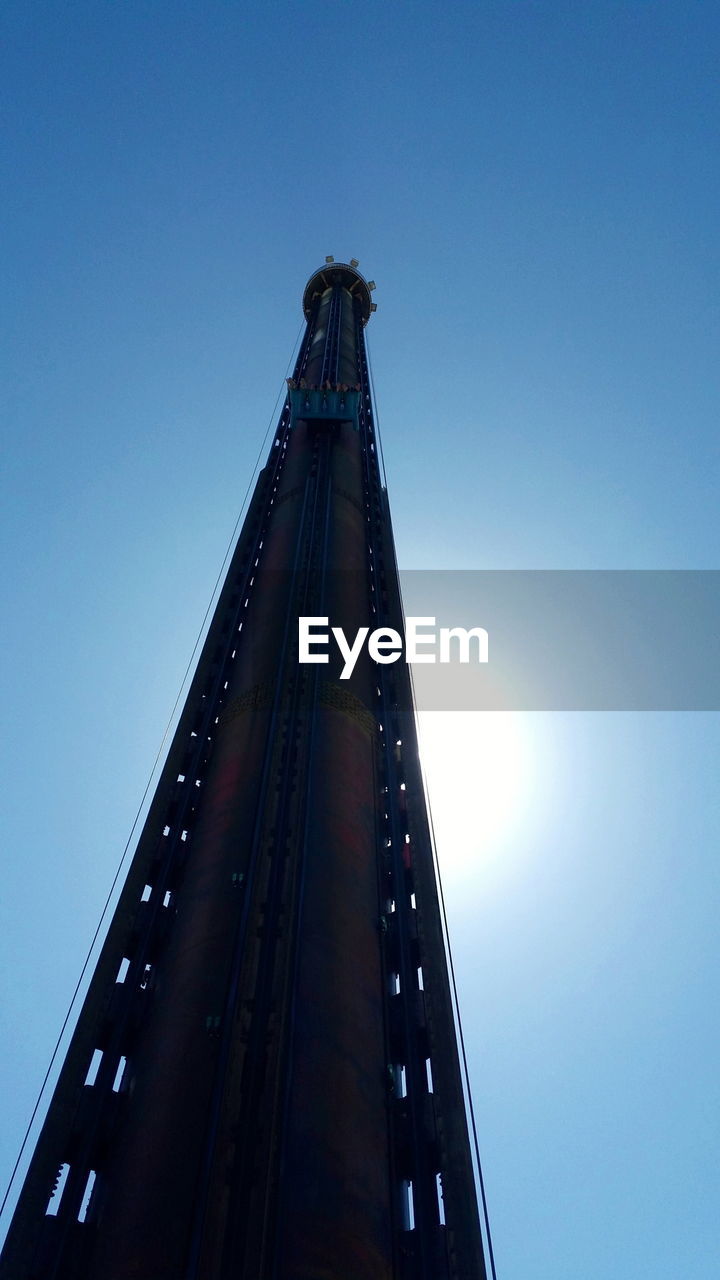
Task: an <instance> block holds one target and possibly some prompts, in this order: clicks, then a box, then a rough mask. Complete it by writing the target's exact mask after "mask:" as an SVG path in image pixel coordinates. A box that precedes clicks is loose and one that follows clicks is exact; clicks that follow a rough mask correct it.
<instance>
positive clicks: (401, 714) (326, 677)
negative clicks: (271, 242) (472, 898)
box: [0, 259, 485, 1280]
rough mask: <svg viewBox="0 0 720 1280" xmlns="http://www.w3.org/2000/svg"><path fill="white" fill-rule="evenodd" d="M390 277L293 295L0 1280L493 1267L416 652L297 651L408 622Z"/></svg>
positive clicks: (334, 267) (455, 1273) (282, 1277)
mask: <svg viewBox="0 0 720 1280" xmlns="http://www.w3.org/2000/svg"><path fill="white" fill-rule="evenodd" d="M373 288H374V286H373V285H372V283H370V284H368V283H367V282H366V281H365V279H364V278H363V277H362V276H361V275H360V273H359V271H358V270H357V263H356V262H355V260H353V261H352V263H351V264H350V265H345V264H340V263H335V262H334V261H333V260H332V259H328V261H327V263H326V265H325V266H324V267H323V268H322V269H321V270H319V271H317V272H316V273H315V274H314V275H313V276H312V278H311V279H310V281H309V282H308V284H307V287H306V289H305V293H304V297H303V308H304V313H305V316H306V319H307V326H306V330H305V335H304V338H303V340H302V343H301V347H300V352H299V356H298V359H297V363H296V366H295V370H294V376H293V378H292V379H290V380H289V387H288V395H287V398H286V401H285V404H284V407H283V410H282V413H281V416H280V419H279V422H278V425H277V429H276V431H275V434H274V438H273V440H272V444H271V447H270V451H269V455H268V458H267V462H266V464H265V466H264V468H263V469H262V471H261V472H260V475H259V478H258V481H257V485H256V488H255V492H254V495H253V497H252V500H251V503H250V507H249V510H248V514H247V517H246V519H245V522H244V525H243V528H242V532H241V534H240V537H239V540H238V543H237V546H236V549H235V551H234V555H233V557H232V560H231V563H230V567H229V570H228V573H227V577H226V580H225V583H224V586H223V589H222V592H221V594H220V597H219V602H218V605H217V608H216V611H215V614H214V618H213V621H212V623H211V626H210V629H209V632H208V635H207V639H206V641H205V644H204V648H203V650H202V653H201V657H200V660H199V663H198V666H197V670H196V672H195V675H194V678H193V680H192V684H191V687H190V691H189V694H188V696H187V700H186V703H185V707H184V710H183V712H182V715H181V717H180V720H179V723H178V727H177V730H176V732H175V735H174V739H173V742H172V746H171V748H170V751H169V754H168V757H167V762H166V764H165V766H164V768H163V770H162V774H161V777H160V780H159V783H158V785H157V789H156V792H155V795H154V799H153V801H152V804H151V807H150V810H149V813H148V817H147V820H146V822H145V825H144V829H143V831H142V835H141V836H140V840H139V843H138V846H137V850H136V853H135V855H134V858H133V861H132V864H131V867H130V871H129V873H128V876H127V879H126V882H125V885H124V888H123V890H122V894H121V896H120V900H119V903H118V906H117V909H116V911H115V914H114V917H113V920H112V923H111V926H110V929H109V932H108V935H107V939H106V941H105V944H104V946H103V948H102V951H101V954H100V958H99V960H98V963H97V966H96V969H95V972H94V976H93V978H92V981H91V983H90V986H89V990H88V993H87V997H86V999H85V1002H84V1005H83V1008H82V1012H81V1014H80V1018H79V1021H78V1024H77V1028H76V1030H75V1033H74V1035H73V1037H72V1040H71V1043H70V1046H69V1049H68V1052H67V1055H66V1058H65V1062H64V1065H63V1067H62V1070H61V1073H60V1076H59V1080H58V1083H57V1087H56V1089H55V1093H54V1096H53V1099H52V1102H51V1104H50V1108H49V1111H48V1115H47V1118H46V1121H45V1124H44V1127H43V1129H42V1131H41V1134H40V1137H39V1140H38V1143H37V1146H36V1150H35V1154H34V1156H33V1159H32V1163H31V1165H30V1168H29V1171H28V1174H27V1177H26V1180H25V1185H24V1187H23V1190H22V1193H21V1196H20V1199H19V1202H18V1206H17V1209H16V1212H15V1215H14V1218H13V1221H12V1224H11V1227H10V1231H9V1234H8V1238H7V1241H6V1245H5V1249H4V1252H3V1255H2V1261H1V1262H0V1277H1V1280H230V1278H231V1277H232V1280H484V1277H485V1265H484V1258H483V1244H482V1238H481V1232H480V1226H479V1219H478V1211H477V1200H476V1193H475V1184H474V1177H473V1170H472V1161H471V1154H470V1145H469V1140H468V1129H467V1121H466V1113H465V1104H464V1097H463V1088H462V1081H461V1073H460V1068H459V1059H458V1050H457V1045H456V1032H455V1024H454V1018H453V1011H452V1003H451V994H450V987H449V982H448V971H447V961H446V951H445V945H444V940H443V931H442V926H441V915H440V911H439V906H438V894H437V886H436V878H435V873H434V867H433V857H432V845H431V838H430V832H429V829H428V818H427V812H426V804H425V799H424V792H423V785H422V780H421V774H420V766H419V760H418V749H417V742H416V734H415V721H414V713H413V707H412V698H411V691H410V684H409V672H408V668H407V666H406V665H405V663H404V662H397V663H395V664H393V665H378V664H376V663H374V662H372V661H371V660H370V658H369V657H367V655H366V656H365V657H364V658H362V659H361V660H360V661H359V662H358V664H357V666H356V667H355V670H354V672H353V675H352V677H351V678H350V679H349V680H341V679H339V668H335V667H334V666H333V665H332V662H331V663H330V665H327V666H323V665H301V664H299V662H298V622H297V620H298V616H299V615H314V616H328V617H329V618H330V623H331V625H338V626H342V627H343V628H344V630H345V633H346V635H348V636H354V635H355V633H356V631H357V629H358V627H360V626H362V625H370V626H371V627H373V628H374V627H377V626H381V625H385V626H393V627H395V628H396V629H400V630H401V629H402V610H401V602H400V591H399V582H398V575H397V568H396V563H395V554H394V547H393V536H392V528H391V523H390V512H389V507H388V502H387V495H386V491H385V489H384V487H383V485H382V482H381V472H380V468H379V463H378V449H377V444H376V432H375V425H374V422H373V411H372V402H371V395H370V388H369V378H368V366H367V356H366V349H365V342H364V326H365V324H366V323H367V321H368V319H369V316H370V314H371V311H372V310H374V304H373V303H372V300H371V290H372V289H373ZM58 1179H59V1183H58Z"/></svg>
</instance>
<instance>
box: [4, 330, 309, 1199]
mask: <svg viewBox="0 0 720 1280" xmlns="http://www.w3.org/2000/svg"><path fill="white" fill-rule="evenodd" d="M304 328H305V320H304V318H303V321H302V324H301V326H300V329H299V330H298V335H297V337H296V339H295V344H294V346H293V350H292V355H291V356H290V360H289V362H288V367H287V372H286V376H285V377H284V378H283V380H282V383H281V384H280V389H279V391H278V394H277V398H276V400H275V404H274V406H273V409H272V413H271V415H270V419H269V421H268V425H267V427H266V429H265V434H264V436H263V439H262V443H261V445H260V448H259V450H258V454H257V458H256V459H255V464H254V466H253V470H252V475H251V476H250V480H249V482H248V486H247V489H246V490H245V494H244V497H243V500H242V503H241V506H240V511H239V513H238V517H237V520H236V521H235V526H234V528H233V531H232V533H231V535H230V541H229V543H228V546H227V550H226V552H225V555H224V557H223V561H222V564H221V565H220V570H219V573H218V575H217V578H216V580H215V585H214V586H213V589H212V592H211V594H210V599H209V601H208V606H207V608H206V610H205V614H204V617H203V620H202V622H201V624H200V629H199V631H198V634H197V638H196V640H195V644H194V645H193V650H192V653H191V654H190V657H189V659H188V663H187V666H186V668H185V673H184V675H183V677H182V680H181V681H180V688H179V690H178V693H177V697H176V698H175V702H174V703H173V707H172V711H171V712H170V715H169V717H168V722H167V724H166V726H165V731H164V733H163V736H162V740H161V742H160V746H159V747H158V749H157V754H156V756H155V759H154V760H153V763H152V767H151V769H150V773H149V776H148V780H147V783H146V784H145V790H144V791H143V793H142V797H141V800H140V803H139V805H138V807H137V811H136V813H135V817H134V818H133V822H132V826H131V828H130V834H129V835H128V838H127V841H126V843H125V847H124V849H123V852H122V856H121V858H120V861H119V863H118V865H117V869H116V871H115V875H114V876H113V879H112V884H111V885H110V889H109V890H108V894H107V897H106V898H105V902H104V904H103V908H102V911H101V912H100V919H99V920H98V923H97V926H96V928H95V932H94V933H93V936H92V940H91V942H90V946H89V947H88V950H87V954H86V956H85V960H84V961H83V966H82V969H81V970H80V976H79V978H78V980H77V983H76V984H75V989H74V991H73V993H72V996H71V997H70V1003H69V1005H68V1007H67V1011H66V1013H65V1017H64V1018H63V1023H62V1026H61V1028H60V1032H59V1034H58V1037H57V1040H56V1041H55V1045H54V1048H53V1051H52V1054H51V1055H50V1062H49V1063H48V1067H47V1070H46V1072H45V1075H44V1077H43V1081H42V1084H41V1085H40V1089H39V1092H38V1095H37V1098H36V1100H35V1104H34V1106H33V1109H32V1113H31V1116H30V1119H29V1121H28V1124H27V1127H26V1129H25V1133H24V1135H23V1139H22V1142H21V1144H20V1150H19V1151H18V1154H17V1159H16V1161H15V1164H14V1165H13V1169H12V1172H11V1174H10V1178H9V1181H8V1184H7V1187H6V1189H5V1194H4V1195H3V1198H2V1202H1V1203H0V1218H1V1217H2V1215H3V1213H4V1212H5V1206H6V1205H7V1202H8V1198H9V1196H10V1192H11V1191H12V1187H13V1183H14V1182H15V1178H16V1176H17V1171H18V1169H19V1167H20V1162H21V1160H22V1158H23V1154H24V1152H25V1148H26V1146H27V1144H28V1140H29V1138H30V1134H31V1132H32V1127H33V1125H34V1123H35V1118H36V1116H37V1113H38V1111H39V1109H40V1104H41V1102H42V1098H43V1094H44V1093H45V1089H46V1088H47V1083H48V1080H49V1079H50V1075H51V1073H52V1070H53V1067H54V1065H55V1061H56V1059H57V1056H58V1053H59V1051H60V1046H61V1044H62V1041H63V1037H64V1035H65V1032H66V1030H67V1026H68V1023H69V1021H70V1018H71V1016H72V1011H73V1008H74V1007H75V1002H76V1000H77V998H78V994H79V992H80V990H81V987H82V984H83V980H84V978H85V974H86V973H87V971H88V968H89V965H90V961H91V959H92V955H93V952H94V950H95V945H96V943H97V940H98V938H99V936H100V931H101V929H102V926H103V922H104V920H105V917H106V915H107V913H108V910H109V907H110V903H111V902H112V900H113V896H114V893H115V889H116V888H117V883H118V880H119V879H120V874H121V872H122V869H123V866H124V863H125V859H126V858H127V855H128V850H129V848H130V845H131V843H132V839H133V836H134V834H135V830H136V828H137V825H138V822H139V821H140V816H141V814H142V811H143V808H144V805H145V801H146V800H147V797H148V792H149V791H150V787H151V785H152V782H153V779H154V777H155V772H156V770H157V766H158V763H159V761H160V759H161V757H162V754H163V751H164V749H165V743H166V742H167V739H168V736H169V734H170V729H171V727H172V723H173V720H174V719H175V713H176V711H177V709H178V706H179V705H180V699H181V697H182V694H183V690H184V688H185V684H186V682H187V678H188V676H189V674H190V671H191V669H192V665H193V662H194V660H195V655H196V653H197V651H198V648H199V646H200V642H201V640H202V636H203V632H204V630H205V625H206V623H207V620H208V618H209V616H210V611H211V609H212V607H213V605H214V603H215V597H216V595H217V592H218V587H219V586H220V583H221V581H222V578H223V574H224V572H225V568H226V565H227V562H228V559H229V557H230V555H231V553H232V549H233V547H234V545H235V541H236V539H237V534H238V528H239V526H240V521H241V520H242V518H243V516H244V514H245V508H246V506H247V501H248V498H249V496H250V490H251V488H252V484H253V481H254V480H255V476H256V474H257V470H258V466H259V464H260V460H261V458H262V455H263V450H264V449H265V445H266V442H267V438H268V435H269V434H270V429H271V427H272V425H273V423H274V421H275V415H276V413H277V408H278V404H279V403H280V399H281V397H282V396H283V394H286V392H287V387H286V378H287V377H288V376H289V374H290V370H291V369H292V367H293V363H294V361H295V354H296V352H297V349H298V346H299V343H300V337H301V334H302V332H303V329H304Z"/></svg>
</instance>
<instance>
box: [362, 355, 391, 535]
mask: <svg viewBox="0 0 720 1280" xmlns="http://www.w3.org/2000/svg"><path fill="white" fill-rule="evenodd" d="M365 351H366V352H367V368H368V382H369V383H370V397H371V400H372V412H373V422H374V423H375V435H376V437H377V442H378V448H379V450H380V465H381V466H382V477H383V483H384V486H385V488H386V489H387V471H386V470H385V454H384V453H383V445H382V436H381V434H380V418H379V417H378V409H377V397H376V395H375V379H374V377H373V371H372V361H371V359H370V346H369V344H368V340H367V332H366V335H365ZM393 550H394V547H393Z"/></svg>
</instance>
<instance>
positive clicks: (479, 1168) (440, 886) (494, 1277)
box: [365, 341, 497, 1280]
mask: <svg viewBox="0 0 720 1280" xmlns="http://www.w3.org/2000/svg"><path fill="white" fill-rule="evenodd" d="M365 349H366V354H367V366H368V378H369V382H370V390H371V394H372V402H373V405H375V384H374V380H373V374H372V366H371V362H370V351H369V348H368V345H367V341H366V344H365ZM373 416H374V419H375V436H376V439H377V442H378V448H379V452H380V459H381V461H382V469H383V479H384V480H385V490H386V492H387V477H386V473H385V456H384V454H383V447H382V437H381V435H380V424H379V421H378V417H377V411H376V410H375V412H374V414H373ZM390 543H391V550H392V556H393V563H394V567H395V575H396V579H397V584H398V593H399V596H400V607H401V609H402V616H403V619H404V618H405V604H404V602H403V598H402V585H401V582H400V570H399V568H398V562H397V554H396V551H395V539H394V537H391V538H390ZM408 674H409V676H410V687H411V689H412V705H413V712H414V715H415V720H416V732H417V701H416V698H415V682H414V680H413V673H412V667H411V666H410V667H409V668H408ZM420 770H421V775H422V782H423V789H424V791H425V801H426V804H427V813H428V819H429V823H430V842H431V845H432V853H433V862H434V864H435V875H436V876H437V883H438V893H439V897H440V910H441V913H442V920H443V929H444V933H445V947H446V950H447V957H448V965H449V969H450V982H451V986H452V994H453V1004H454V1007H455V1018H456V1021H457V1028H458V1038H459V1041H460V1056H461V1059H462V1068H463V1076H464V1081H465V1090H466V1093H467V1100H468V1110H469V1113H470V1127H471V1129H472V1135H473V1147H474V1151H475V1162H476V1165H477V1173H478V1185H479V1188H480V1199H481V1203H482V1213H483V1221H484V1225H485V1235H486V1238H487V1246H488V1257H489V1261H490V1272H491V1276H492V1280H497V1273H496V1270H495V1255H494V1252H493V1244H492V1235H491V1232H490V1215H489V1212H488V1203H487V1195H486V1192H485V1179H484V1177H483V1171H482V1163H481V1161H480V1144H479V1142H478V1136H477V1125H476V1123H475V1108H474V1106H473V1098H472V1089H471V1087H470V1072H469V1070H468V1061H467V1053H466V1050H465V1036H464V1033H463V1026H462V1018H461V1016H460V1001H459V999H458V990H457V982H456V979H455V964H454V961H453V954H452V947H451V945H450V931H449V929H448V921H447V911H446V909H445V894H444V891H443V883H442V875H441V874H440V860H439V857H438V851H437V843H436V840H435V824H434V822H433V816H432V805H431V804H430V792H429V789H428V784H427V776H426V774H425V770H424V768H423V764H422V759H421V760H420Z"/></svg>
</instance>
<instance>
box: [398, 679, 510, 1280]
mask: <svg viewBox="0 0 720 1280" xmlns="http://www.w3.org/2000/svg"><path fill="white" fill-rule="evenodd" d="M410 681H411V683H412V671H411V672H410ZM414 701H415V689H414V687H413V702H414ZM420 769H421V772H422V780H423V788H424V791H425V801H426V804H427V811H428V818H429V819H430V837H431V843H432V851H433V861H434V863H435V874H436V875H437V881H438V889H439V892H440V909H441V911H442V918H443V927H444V930H445V945H446V947H447V953H448V963H449V965H450V981H451V983H452V991H453V1000H454V1003H455V1016H456V1018H457V1024H458V1036H459V1039H460V1054H461V1057H462V1064H463V1075H464V1077H465V1088H466V1089H467V1096H468V1107H469V1110H470V1123H471V1126H472V1134H473V1146H474V1148H475V1160H476V1162H477V1171H478V1182H479V1184H480V1198H481V1200H482V1210H483V1220H484V1223H485V1234H486V1236H487V1244H488V1256H489V1259H490V1272H491V1275H492V1280H497V1273H496V1271H495V1255H494V1252H493V1244H492V1235H491V1233H490V1216H489V1213H488V1204H487V1196H486V1193H485V1179H484V1177H483V1171H482V1164H481V1161H480V1146H479V1143H478V1136H477V1126H476V1123H475V1108H474V1106H473V1098H472V1089H471V1088H470V1072H469V1070H468V1061H467V1053H466V1051H465V1036H464V1034H463V1026H462V1018H461V1017H460V1001H459V999H458V991H457V983H456V981H455V965H454V962H453V955H452V947H451V946H450V932H449V929H448V921H447V912H446V910H445V894H444V892H443V884H442V876H441V874H440V859H439V857H438V851H437V843H436V841H435V824H434V822H433V816H432V805H431V804H430V792H429V790H428V783H427V777H426V774H425V770H424V769H423V766H422V760H421V762H420Z"/></svg>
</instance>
